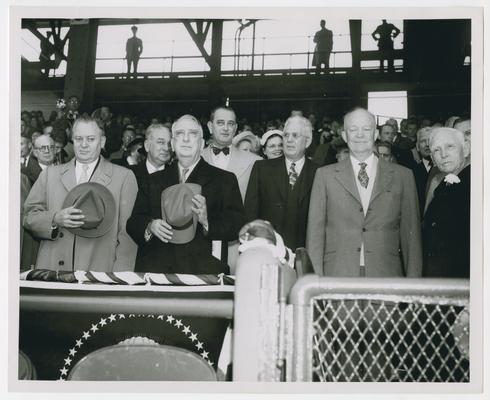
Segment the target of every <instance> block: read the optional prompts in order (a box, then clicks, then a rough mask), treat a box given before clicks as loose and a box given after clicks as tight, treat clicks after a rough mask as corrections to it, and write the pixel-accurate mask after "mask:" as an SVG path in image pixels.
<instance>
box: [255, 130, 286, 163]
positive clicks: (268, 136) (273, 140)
mask: <svg viewBox="0 0 490 400" xmlns="http://www.w3.org/2000/svg"><path fill="white" fill-rule="evenodd" d="M282 136H283V133H282V131H280V130H277V129H272V130H270V131H267V132H266V133H264V135H263V136H262V138H261V139H260V144H261V145H262V153H263V154H264V157H265V158H267V159H269V160H270V159H272V158H278V157H281V156H282V155H283V151H282V146H283V138H282Z"/></svg>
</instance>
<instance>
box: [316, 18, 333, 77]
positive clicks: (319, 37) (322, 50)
mask: <svg viewBox="0 0 490 400" xmlns="http://www.w3.org/2000/svg"><path fill="white" fill-rule="evenodd" d="M320 26H321V28H322V29H320V30H319V31H318V32H317V33H315V37H314V38H313V41H314V42H315V43H316V46H315V53H314V54H313V61H312V65H313V66H314V67H316V73H317V74H319V73H320V69H321V66H322V64H323V65H324V68H325V71H327V72H328V69H329V68H330V66H329V62H330V53H331V52H332V47H333V34H332V31H331V30H330V29H327V28H325V20H324V19H322V20H321V21H320Z"/></svg>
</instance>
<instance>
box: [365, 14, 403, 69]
mask: <svg viewBox="0 0 490 400" xmlns="http://www.w3.org/2000/svg"><path fill="white" fill-rule="evenodd" d="M399 34H400V29H398V28H397V27H396V26H395V25H393V24H389V23H387V22H386V20H385V19H384V20H383V23H382V24H381V25H379V26H378V27H377V28H376V29H375V31H374V32H373V33H372V34H371V36H372V37H373V39H374V40H375V41H377V42H378V49H379V69H380V71H381V72H384V60H388V72H394V71H395V67H394V59H395V54H394V51H393V39H394V38H396V37H397V36H398V35H399Z"/></svg>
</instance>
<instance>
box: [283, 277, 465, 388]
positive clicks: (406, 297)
mask: <svg viewBox="0 0 490 400" xmlns="http://www.w3.org/2000/svg"><path fill="white" fill-rule="evenodd" d="M356 282H357V284H356ZM291 302H292V303H293V310H294V312H293V325H294V338H293V342H294V343H293V349H292V354H293V355H292V360H291V361H292V364H293V366H294V368H293V373H292V379H293V380H300V381H301V380H303V381H322V382H468V381H469V379H470V377H469V345H468V344H469V312H468V307H469V283H468V281H464V280H443V279H441V280H433V279H431V280H415V279H406V278H405V279H385V280H383V279H365V280H363V281H362V282H359V280H358V279H329V278H319V277H316V276H310V277H307V278H303V279H302V280H300V281H299V282H298V283H297V286H296V287H295V288H294V289H293V294H292V296H291Z"/></svg>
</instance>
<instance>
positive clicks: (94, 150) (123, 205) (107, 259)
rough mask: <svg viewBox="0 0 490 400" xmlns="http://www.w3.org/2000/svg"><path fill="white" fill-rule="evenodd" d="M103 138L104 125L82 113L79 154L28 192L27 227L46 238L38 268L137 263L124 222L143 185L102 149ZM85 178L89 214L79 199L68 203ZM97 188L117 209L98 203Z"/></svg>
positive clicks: (107, 268)
mask: <svg viewBox="0 0 490 400" xmlns="http://www.w3.org/2000/svg"><path fill="white" fill-rule="evenodd" d="M104 144H105V136H104V131H103V130H102V129H101V128H100V127H99V125H98V124H97V122H96V120H95V119H93V118H91V117H83V116H82V117H79V118H78V119H77V120H75V122H74V124H73V147H74V151H75V158H74V159H72V160H71V161H69V162H68V163H66V164H62V165H55V166H50V167H48V168H46V169H45V170H44V171H42V172H41V174H40V175H39V178H38V180H37V181H36V183H35V184H34V186H33V187H32V189H31V191H30V192H29V196H28V197H27V199H26V202H25V204H24V213H25V218H24V227H25V228H26V229H28V230H29V231H30V232H31V233H32V234H33V235H34V236H35V237H37V238H39V239H41V245H40V248H39V253H38V257H37V262H36V268H45V269H51V270H61V271H76V270H85V271H101V272H114V271H132V270H133V269H134V262H135V257H136V245H135V243H134V242H133V241H132V240H131V238H130V237H129V236H128V234H127V233H126V229H125V226H126V220H127V219H128V217H129V215H130V214H131V210H132V208H133V204H134V201H135V199H136V193H137V191H138V186H137V184H136V179H135V177H134V174H133V173H132V172H131V171H130V170H128V169H126V168H123V167H120V166H117V165H114V164H112V163H111V162H109V161H108V160H106V159H104V157H102V156H101V155H100V152H101V149H102V148H103V147H104ZM46 145H47V146H51V145H52V146H53V150H50V151H52V152H54V143H52V142H51V144H46ZM43 151H46V152H47V150H43ZM82 184H84V185H85V186H84V187H90V188H91V189H90V190H91V191H90V190H89V189H87V190H86V191H85V192H80V196H79V200H80V202H81V201H82V200H83V199H87V203H85V204H88V203H90V204H92V205H94V207H91V208H89V207H87V210H88V214H84V212H83V211H82V209H81V207H79V206H75V204H77V202H75V203H74V205H67V204H65V199H66V198H67V196H68V195H69V193H73V191H74V189H75V188H76V187H78V186H81V185H82ZM89 184H91V185H89ZM101 186H103V187H101ZM94 193H102V194H103V195H104V196H106V198H107V199H109V200H108V201H107V203H106V204H112V205H113V210H107V207H105V206H104V205H102V206H100V207H98V206H97V204H101V203H100V202H101V198H103V197H102V196H97V194H95V195H94ZM89 196H91V197H89ZM110 199H113V203H112V201H111V200H110ZM70 204H72V203H70ZM90 210H92V211H90ZM99 213H100V214H99ZM107 215H110V217H107ZM101 218H103V220H102V222H101V221H100V219H101ZM86 222H87V223H90V225H91V226H92V225H96V227H94V229H93V230H92V233H93V234H92V233H90V232H88V231H89V230H90V228H89V227H88V226H85V224H86ZM102 227H104V229H103V230H102ZM98 228H100V233H99V231H98V230H97V229H98Z"/></svg>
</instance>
